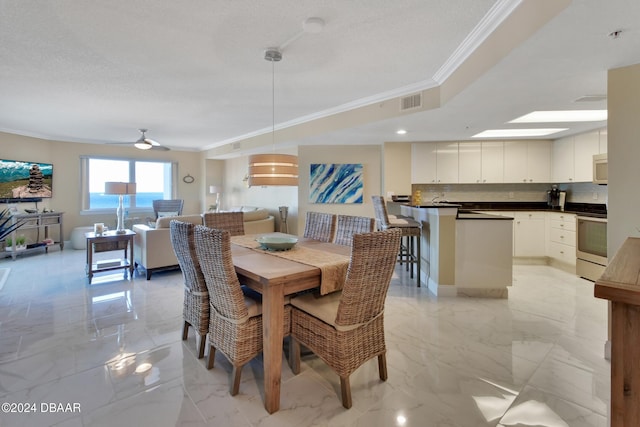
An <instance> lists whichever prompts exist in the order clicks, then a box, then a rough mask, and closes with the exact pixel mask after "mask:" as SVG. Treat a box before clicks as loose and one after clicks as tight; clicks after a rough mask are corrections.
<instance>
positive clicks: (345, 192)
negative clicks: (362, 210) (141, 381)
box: [309, 163, 364, 203]
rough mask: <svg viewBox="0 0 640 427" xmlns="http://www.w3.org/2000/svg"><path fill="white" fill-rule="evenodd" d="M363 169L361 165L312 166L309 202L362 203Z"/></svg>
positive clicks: (326, 164) (321, 164)
mask: <svg viewBox="0 0 640 427" xmlns="http://www.w3.org/2000/svg"><path fill="white" fill-rule="evenodd" d="M363 169H364V168H363V166H362V164H361V163H352V164H335V163H320V164H311V174H310V178H309V186H310V189H309V202H311V203H362V200H363V187H364V184H363V182H364V177H363Z"/></svg>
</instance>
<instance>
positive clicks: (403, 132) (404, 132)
mask: <svg viewBox="0 0 640 427" xmlns="http://www.w3.org/2000/svg"><path fill="white" fill-rule="evenodd" d="M396 133H397V134H398V135H406V134H407V131H406V130H404V129H398V130H397V131H396Z"/></svg>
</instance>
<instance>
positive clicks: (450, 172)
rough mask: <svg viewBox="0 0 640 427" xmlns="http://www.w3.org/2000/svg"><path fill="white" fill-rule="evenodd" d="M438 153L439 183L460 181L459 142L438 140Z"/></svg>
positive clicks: (437, 172) (437, 171) (437, 169)
mask: <svg viewBox="0 0 640 427" xmlns="http://www.w3.org/2000/svg"><path fill="white" fill-rule="evenodd" d="M436 144H437V145H438V155H437V164H436V175H437V176H438V183H445V182H446V183H457V182H458V170H459V166H458V143H457V142H437V143H436Z"/></svg>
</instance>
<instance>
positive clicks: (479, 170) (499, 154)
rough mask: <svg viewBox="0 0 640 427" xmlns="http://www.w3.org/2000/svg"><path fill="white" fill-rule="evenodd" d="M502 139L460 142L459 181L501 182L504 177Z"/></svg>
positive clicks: (478, 182) (462, 182) (476, 182)
mask: <svg viewBox="0 0 640 427" xmlns="http://www.w3.org/2000/svg"><path fill="white" fill-rule="evenodd" d="M503 147H504V145H503V143H502V141H483V142H460V143H459V144H458V182H459V183H460V184H481V183H482V184H485V183H500V182H503V179H504V148H503Z"/></svg>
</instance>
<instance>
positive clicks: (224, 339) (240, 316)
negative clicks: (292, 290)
mask: <svg viewBox="0 0 640 427" xmlns="http://www.w3.org/2000/svg"><path fill="white" fill-rule="evenodd" d="M194 234H195V242H196V254H197V257H198V261H199V262H200V266H201V268H202V273H203V274H204V279H205V282H206V284H207V289H208V290H209V296H210V297H209V303H210V308H211V316H210V319H209V335H208V336H209V346H210V347H209V359H208V361H207V369H211V368H213V365H214V359H215V352H216V349H217V350H220V352H221V353H222V354H224V355H225V357H226V358H227V359H228V360H229V362H231V364H232V365H233V372H232V374H231V376H232V382H231V387H230V391H229V392H230V393H231V395H232V396H235V395H236V394H238V391H239V388H240V374H241V372H242V367H243V366H244V365H245V364H246V363H247V362H248V361H250V360H251V359H253V358H254V357H255V356H257V355H258V354H259V353H260V352H261V351H262V304H261V303H260V302H259V301H257V300H255V299H252V298H250V297H248V296H245V295H244V294H243V292H242V289H241V287H240V282H239V281H238V276H237V275H236V272H235V269H234V266H233V260H232V258H231V235H230V233H229V232H228V231H226V230H219V229H213V228H208V227H206V226H203V225H196V227H195V231H194ZM290 329H291V307H290V306H289V305H286V306H285V310H284V322H283V332H284V335H285V336H286V335H289V331H290Z"/></svg>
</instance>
